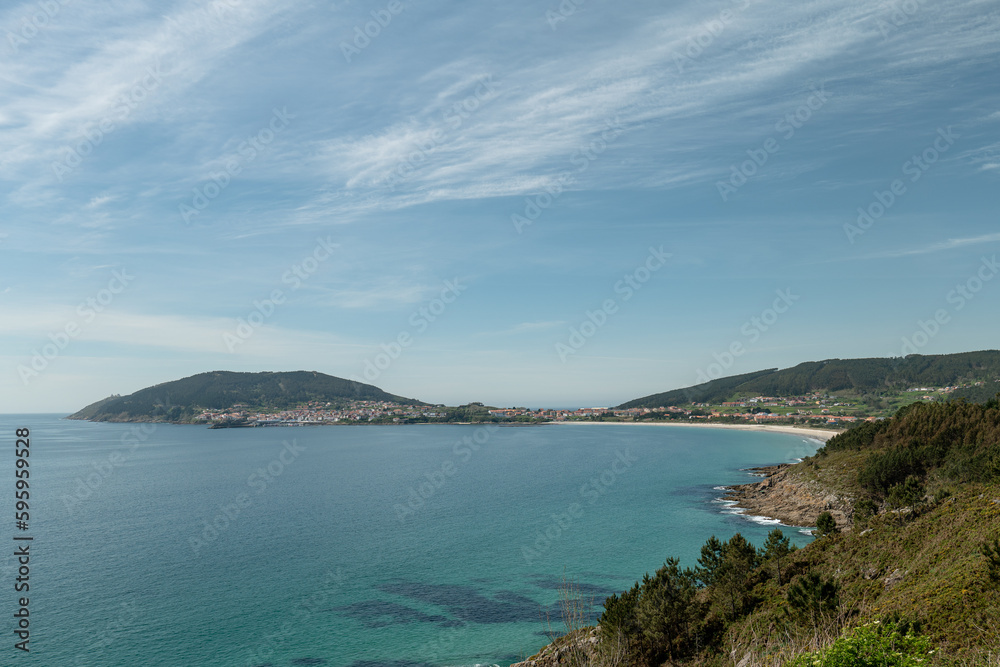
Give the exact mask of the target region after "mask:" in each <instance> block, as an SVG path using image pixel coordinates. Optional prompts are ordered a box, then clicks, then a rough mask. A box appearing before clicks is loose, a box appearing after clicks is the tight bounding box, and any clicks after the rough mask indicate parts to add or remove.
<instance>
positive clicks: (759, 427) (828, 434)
mask: <svg viewBox="0 0 1000 667" xmlns="http://www.w3.org/2000/svg"><path fill="white" fill-rule="evenodd" d="M548 424H593V425H595V426H616V425H618V426H620V425H628V426H677V427H682V428H728V429H731V430H735V431H769V432H771V433H790V434H792V435H804V436H806V437H809V438H814V439H816V440H820V441H822V442H826V441H827V440H829V439H830V438H832V437H833V436H835V435H837V434H839V433H843V432H844V429H840V430H833V429H821V428H810V427H808V426H787V425H781V424H711V423H709V424H691V423H676V422H585V421H562V422H546V424H545V425H548Z"/></svg>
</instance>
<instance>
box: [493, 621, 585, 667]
mask: <svg viewBox="0 0 1000 667" xmlns="http://www.w3.org/2000/svg"><path fill="white" fill-rule="evenodd" d="M597 630H598V629H597V628H583V629H580V630H576V631H574V632H572V633H570V634H568V635H566V636H565V637H559V638H558V639H556V640H555V641H554V642H552V643H551V644H549V645H547V646H545V647H544V648H543V649H542V650H541V651H539V652H538V653H536V654H535V655H533V656H531V657H530V658H528V659H527V660H525V661H524V662H518V663H515V664H513V665H511V666H510V667H570V666H571V665H573V666H575V665H589V664H591V662H592V661H593V659H594V658H595V657H596V653H597V642H598V639H597Z"/></svg>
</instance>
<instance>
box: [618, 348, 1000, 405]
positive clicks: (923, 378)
mask: <svg viewBox="0 0 1000 667" xmlns="http://www.w3.org/2000/svg"><path fill="white" fill-rule="evenodd" d="M996 379H1000V351H997V350H985V351H981V352H963V353H960V354H942V355H919V354H913V355H910V356H908V357H889V358H872V359H827V360H826V361H810V362H806V363H802V364H799V365H798V366H794V367H792V368H786V369H783V370H778V369H774V368H772V369H768V370H763V371H757V372H755V373H746V374H744V375H734V376H731V377H724V378H719V379H717V380H712V381H710V382H706V383H703V384H699V385H695V386H692V387H686V388H684V389H675V390H673V391H667V392H663V393H660V394H653V395H651V396H646V397H643V398H637V399H635V400H633V401H629V402H627V403H622V404H621V405H620V406H618V407H619V408H622V409H626V408H654V407H666V406H671V405H686V404H689V403H694V402H697V403H718V402H722V401H728V400H732V399H735V398H738V397H746V396H801V395H805V394H810V393H812V392H817V391H823V392H850V393H853V394H858V395H864V394H879V393H884V392H894V391H901V390H905V389H907V388H909V387H914V386H919V387H923V386H929V387H930V386H932V387H945V386H953V385H957V384H964V383H969V382H973V381H976V380H996ZM992 393H993V394H995V393H996V391H995V390H994V391H993V392H992Z"/></svg>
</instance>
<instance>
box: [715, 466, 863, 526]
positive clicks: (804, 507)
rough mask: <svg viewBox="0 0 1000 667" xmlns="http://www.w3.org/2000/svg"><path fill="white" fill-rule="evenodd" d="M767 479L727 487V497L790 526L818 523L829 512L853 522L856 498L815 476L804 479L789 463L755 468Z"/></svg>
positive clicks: (841, 522)
mask: <svg viewBox="0 0 1000 667" xmlns="http://www.w3.org/2000/svg"><path fill="white" fill-rule="evenodd" d="M754 471H755V472H758V473H761V474H763V475H764V476H765V479H764V480H762V481H760V482H754V483H752V484H742V485H740V486H733V487H729V488H728V489H727V492H726V495H725V496H724V498H725V499H726V500H731V501H734V502H735V503H736V506H737V507H739V508H741V509H743V510H745V513H746V514H749V515H752V516H765V517H769V518H771V519H777V520H778V521H781V522H782V523H784V524H787V525H790V526H815V525H816V517H817V516H819V515H820V513H822V512H829V513H830V514H831V515H832V516H833V518H834V519H835V520H836V521H837V526H838V527H840V528H847V527H850V526H851V517H852V514H853V512H852V510H851V507H852V499H851V498H850V497H847V496H843V495H839V494H836V493H832V492H831V491H830V490H829V489H828V488H825V487H824V486H822V485H821V484H820V483H819V482H817V481H815V480H809V479H804V478H803V476H802V475H800V474H797V473H798V471H797V470H795V469H794V468H792V466H790V465H789V464H787V463H784V464H782V465H778V466H768V467H764V468H754Z"/></svg>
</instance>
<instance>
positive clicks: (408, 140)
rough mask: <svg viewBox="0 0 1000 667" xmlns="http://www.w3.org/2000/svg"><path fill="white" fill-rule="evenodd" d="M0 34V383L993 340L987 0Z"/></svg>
mask: <svg viewBox="0 0 1000 667" xmlns="http://www.w3.org/2000/svg"><path fill="white" fill-rule="evenodd" d="M0 37H2V40H0V54H2V56H0V312H2V316H0V318H2V319H0V412H8V413H17V412H72V411H75V410H77V409H79V408H81V407H83V406H84V405H86V404H89V403H91V402H93V401H96V400H98V399H100V398H103V397H105V396H108V395H110V394H113V393H114V394H128V393H131V392H133V391H136V390H138V389H141V388H143V387H146V386H149V385H153V384H158V383H161V382H167V381H170V380H174V379H179V378H181V377H185V376H188V375H193V374H195V373H200V372H205V371H211V370H233V371H263V370H269V371H282V370H315V371H320V372H323V373H328V374H331V375H335V376H338V377H344V378H351V379H356V380H360V381H364V382H369V383H371V384H374V385H376V386H378V387H381V388H382V389H385V390H386V391H389V392H391V393H395V394H400V395H404V396H409V397H415V398H418V399H420V400H423V401H427V402H432V403H446V404H449V405H457V404H461V403H467V402H470V401H482V402H485V403H487V404H491V405H498V406H515V405H517V406H521V405H526V406H532V407H543V406H549V407H582V406H608V405H616V404H618V403H621V402H624V401H627V400H630V399H633V398H637V397H639V396H644V395H647V394H651V393H655V392H660V391H666V390H669V389H673V388H678V387H684V386H689V385H693V384H696V383H697V382H699V381H704V380H705V379H708V378H712V377H719V376H722V375H732V374H736V373H743V372H749V371H753V370H758V369H763V368H773V367H788V366H792V365H795V364H797V363H800V362H803V361H812V360H821V359H829V358H853V357H898V356H903V355H906V354H913V353H919V354H942V353H952V352H962V351H971V350H982V349H995V348H997V347H998V345H997V336H996V333H997V331H998V330H1000V326H998V325H1000V308H998V305H1000V279H996V280H994V278H996V277H997V274H998V273H1000V267H998V266H997V265H996V257H997V255H998V254H1000V226H998V225H997V221H998V218H997V211H998V206H997V203H998V198H997V192H998V191H1000V77H998V76H997V72H998V69H1000V67H998V66H1000V5H998V4H997V3H996V2H994V1H990V2H986V1H969V2H951V1H942V2H933V3H932V2H929V1H927V0H923V1H921V0H904V1H902V2H898V1H895V0H894V1H893V2H871V1H865V2H853V1H849V0H848V1H845V0H836V1H834V0H806V1H796V2H761V1H759V0H718V1H711V2H705V1H700V2H693V1H688V0H681V1H678V2H671V3H662V2H647V1H645V0H634V1H633V2H628V3H610V2H602V1H601V0H563V1H562V2H556V1H555V0H551V1H550V2H544V1H542V2H523V1H520V0H511V1H510V2H505V3H469V2H467V3H459V2H454V1H446V0H391V1H389V0H387V1H385V2H383V1H381V0H376V1H372V2H365V3H361V2H355V1H353V0H348V1H346V2H302V3H299V2H295V3H292V2H284V1H278V0H215V1H213V2H204V1H201V2H195V1H177V2H169V1H163V2H155V3H154V2H134V1H128V0H120V1H111V2H106V3H94V2H83V1H77V2H64V1H62V0H48V1H47V2H45V1H35V2H24V3H20V2H9V3H4V5H3V9H2V10H0Z"/></svg>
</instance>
